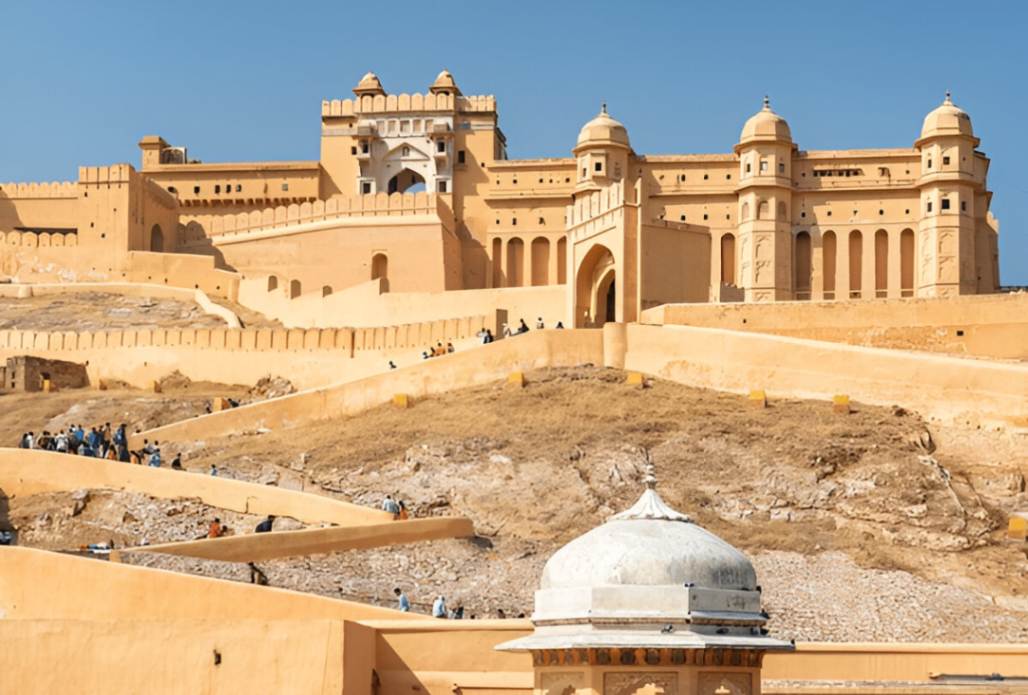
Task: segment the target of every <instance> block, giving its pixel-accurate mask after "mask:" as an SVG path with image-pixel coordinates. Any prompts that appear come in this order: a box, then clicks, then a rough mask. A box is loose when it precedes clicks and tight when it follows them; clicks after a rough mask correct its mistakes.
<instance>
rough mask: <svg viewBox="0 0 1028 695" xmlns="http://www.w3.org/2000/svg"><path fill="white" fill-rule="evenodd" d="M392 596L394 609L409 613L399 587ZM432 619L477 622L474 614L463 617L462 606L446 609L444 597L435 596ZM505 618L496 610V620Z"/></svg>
mask: <svg viewBox="0 0 1028 695" xmlns="http://www.w3.org/2000/svg"><path fill="white" fill-rule="evenodd" d="M393 594H394V595H395V596H396V608H397V609H398V610H399V611H401V612H402V613H409V612H410V609H411V602H410V599H409V598H408V597H407V594H406V593H405V592H404V591H403V589H401V588H400V587H396V588H395V589H393ZM432 617H433V618H439V619H441V620H464V619H465V618H467V619H469V620H477V619H478V616H477V615H475V614H474V613H470V614H469V615H468V616H465V615H464V604H463V603H462V602H458V603H457V606H456V607H455V608H447V607H446V597H445V596H441V595H440V596H436V597H435V600H434V601H432ZM506 617H507V613H506V612H505V611H504V610H503V609H502V608H497V609H496V618H498V619H500V620H504V619H506ZM518 617H519V618H524V617H525V614H524V613H519V614H518Z"/></svg>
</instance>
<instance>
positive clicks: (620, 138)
mask: <svg viewBox="0 0 1028 695" xmlns="http://www.w3.org/2000/svg"><path fill="white" fill-rule="evenodd" d="M594 145H616V146H619V147H629V148H630V147H631V144H629V142H628V130H627V129H626V128H625V126H624V124H622V123H621V121H618V120H616V119H614V118H611V117H610V114H609V113H607V105H606V104H604V105H603V106H602V107H601V108H600V113H599V114H598V115H597V116H596V118H594V119H592V120H591V121H589V122H588V123H586V124H585V125H584V126H582V129H581V130H580V131H578V143H577V144H576V145H575V149H576V150H577V149H578V148H580V147H585V146H594Z"/></svg>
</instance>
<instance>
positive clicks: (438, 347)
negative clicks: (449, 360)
mask: <svg viewBox="0 0 1028 695" xmlns="http://www.w3.org/2000/svg"><path fill="white" fill-rule="evenodd" d="M435 354H436V356H437V357H442V356H443V355H445V354H446V348H445V347H443V341H441V340H440V341H439V342H437V343H436V344H435Z"/></svg>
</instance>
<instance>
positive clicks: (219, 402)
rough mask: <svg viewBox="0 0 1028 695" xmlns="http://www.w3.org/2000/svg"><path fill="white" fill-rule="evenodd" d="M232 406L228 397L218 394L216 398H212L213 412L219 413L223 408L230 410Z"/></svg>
mask: <svg viewBox="0 0 1028 695" xmlns="http://www.w3.org/2000/svg"><path fill="white" fill-rule="evenodd" d="M231 408H232V404H231V403H229V402H228V399H227V398H222V397H221V396H217V397H216V398H214V399H212V400H211V412H212V413H219V412H221V411H222V410H230V409H231Z"/></svg>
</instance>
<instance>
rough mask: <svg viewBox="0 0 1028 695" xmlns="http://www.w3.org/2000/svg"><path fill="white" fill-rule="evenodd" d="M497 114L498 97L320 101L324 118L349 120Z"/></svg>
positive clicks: (399, 96)
mask: <svg viewBox="0 0 1028 695" xmlns="http://www.w3.org/2000/svg"><path fill="white" fill-rule="evenodd" d="M433 112H440V113H465V114H495V113H496V97H495V96H493V95H483V96H454V95H452V94H388V95H386V94H376V95H374V96H372V95H367V94H366V95H364V96H360V97H356V98H354V99H331V100H325V101H322V102H321V117H322V119H326V118H349V117H353V116H359V115H362V114H364V115H368V114H375V115H384V114H397V115H400V114H404V113H433Z"/></svg>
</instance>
